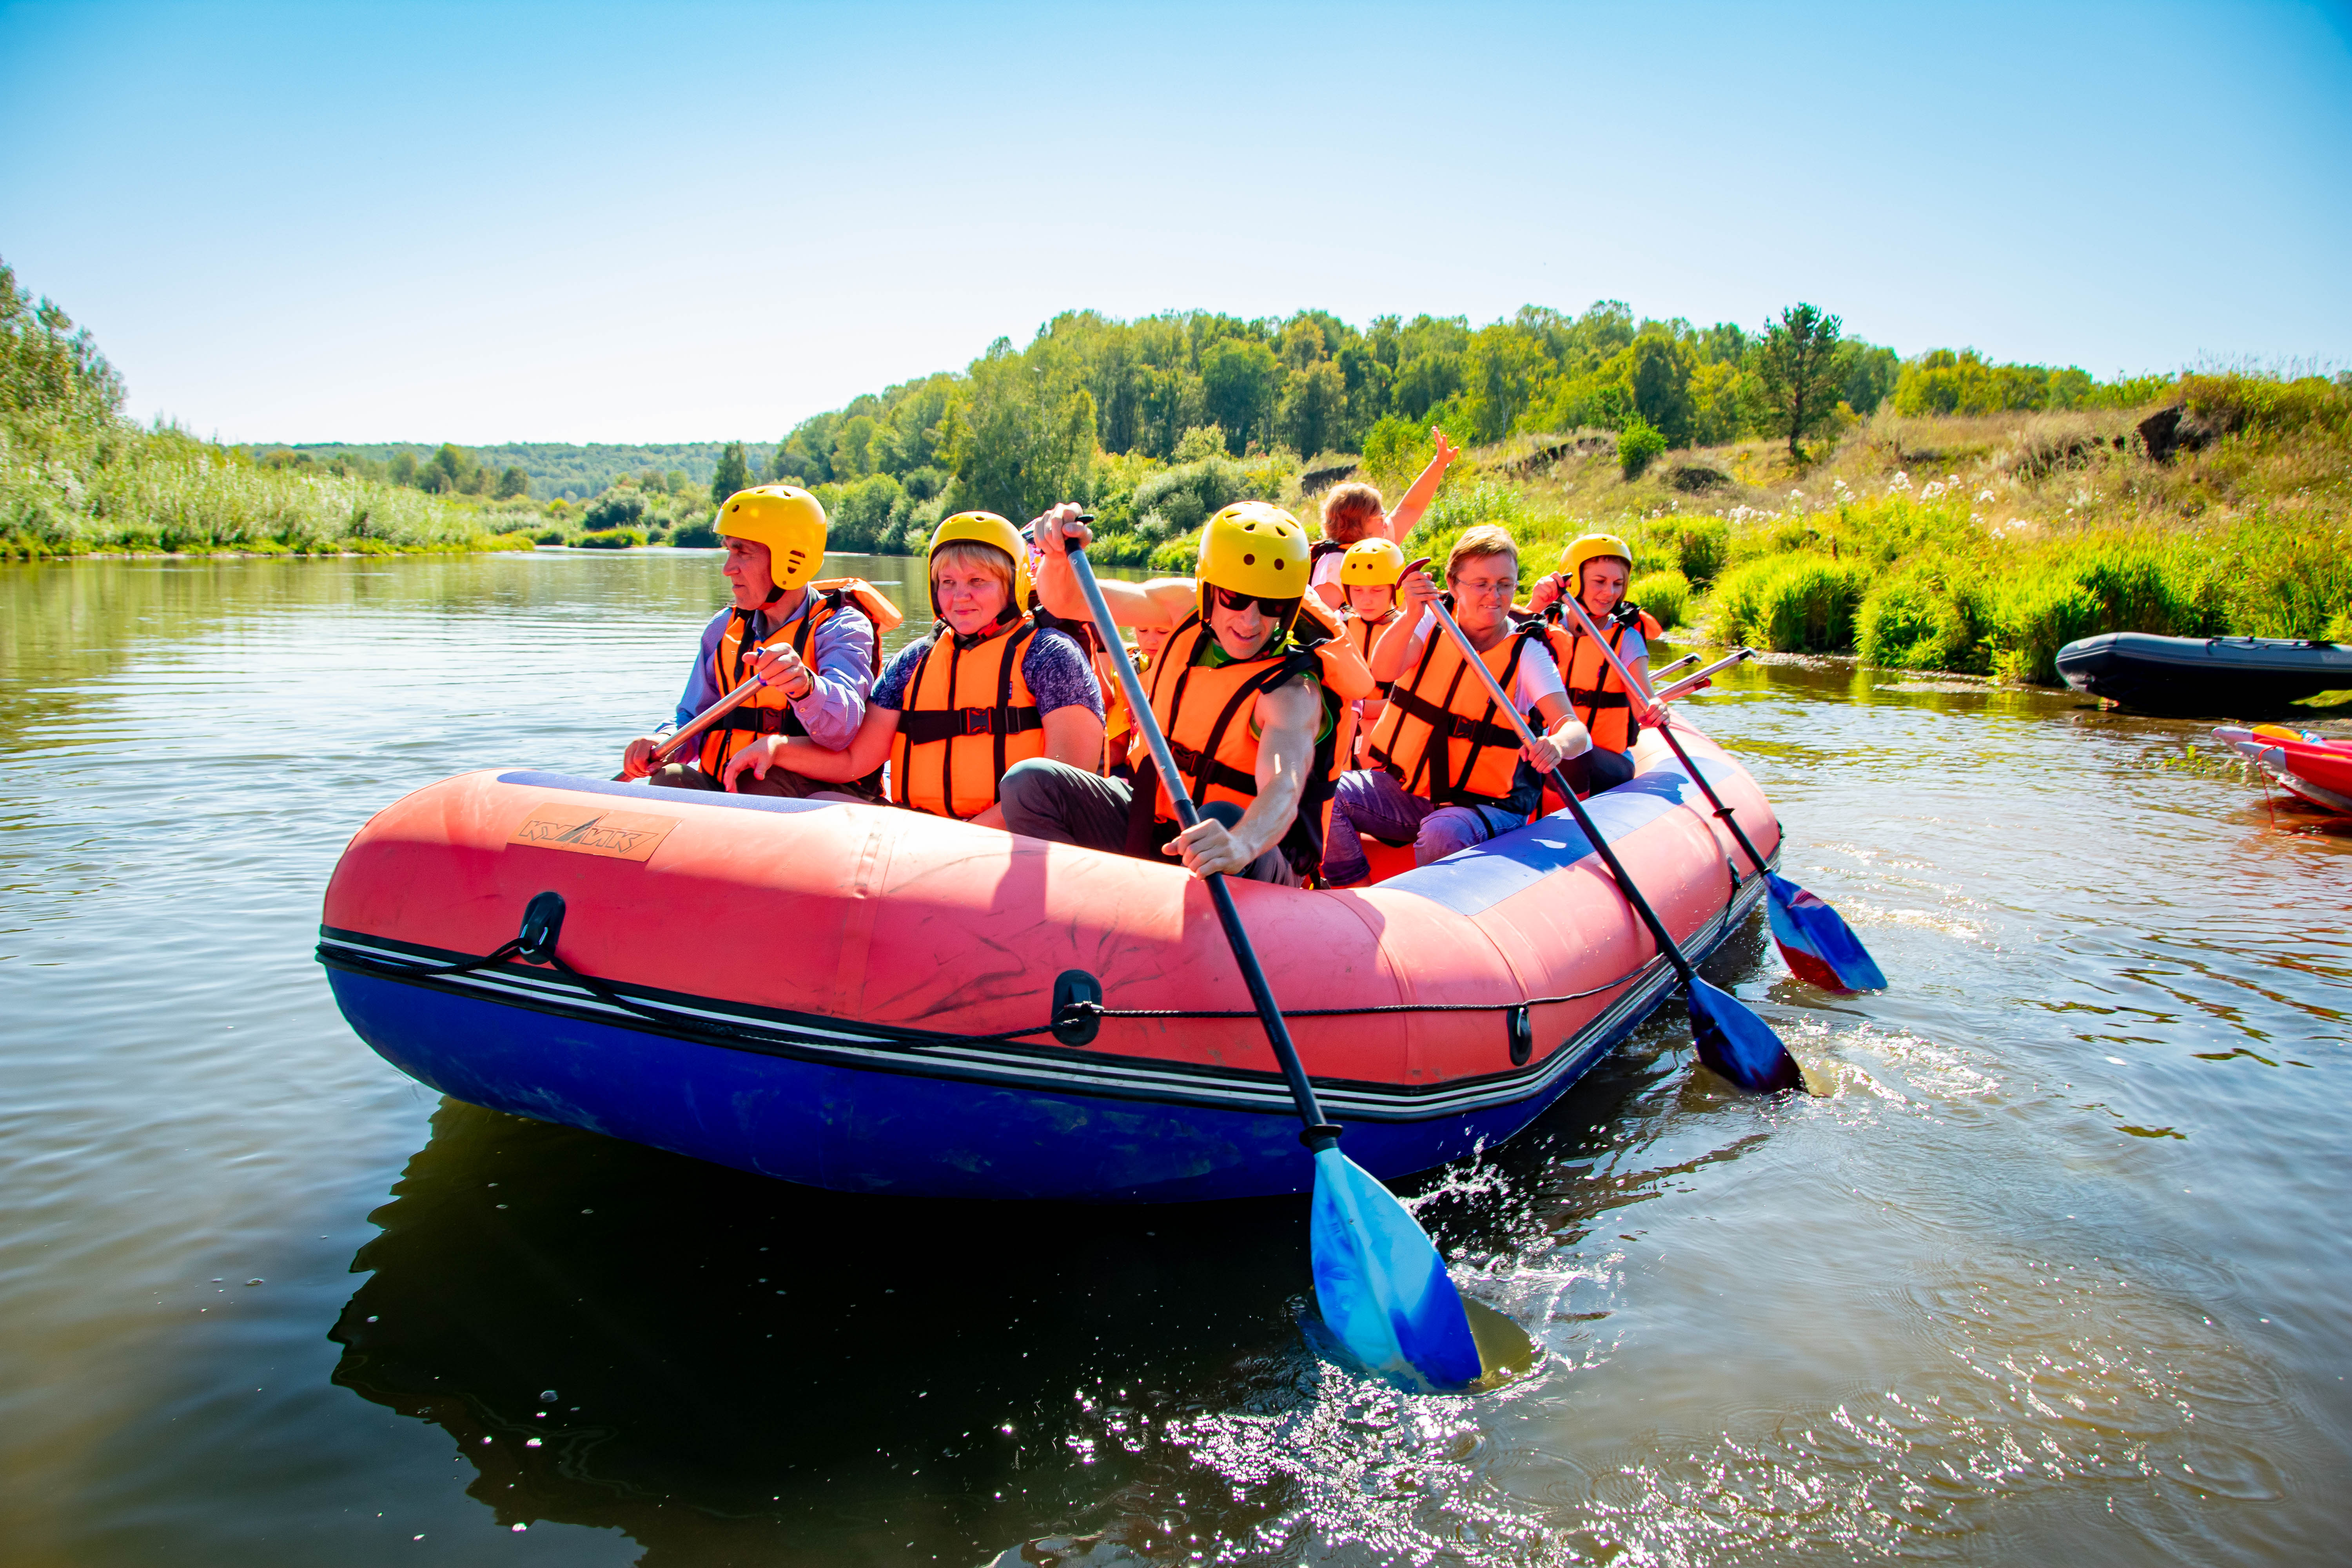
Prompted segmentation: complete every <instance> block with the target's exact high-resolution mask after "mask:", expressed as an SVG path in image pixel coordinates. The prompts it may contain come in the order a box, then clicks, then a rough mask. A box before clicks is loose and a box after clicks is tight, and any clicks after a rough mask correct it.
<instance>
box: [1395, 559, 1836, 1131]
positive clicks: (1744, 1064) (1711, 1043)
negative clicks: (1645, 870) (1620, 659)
mask: <svg viewBox="0 0 2352 1568" xmlns="http://www.w3.org/2000/svg"><path fill="white" fill-rule="evenodd" d="M1429 613H1430V614H1431V615H1433V616H1436V617H1437V624H1438V625H1439V626H1443V627H1444V628H1445V634H1446V635H1447V636H1448V637H1452V638H1453V639H1454V642H1455V643H1456V644H1458V645H1460V647H1461V649H1462V658H1463V660H1464V662H1465V663H1466V664H1467V665H1468V666H1469V667H1470V668H1472V669H1475V670H1476V671H1477V672H1478V677H1479V679H1481V680H1484V681H1485V682H1486V694H1487V696H1488V697H1489V698H1491V699H1492V700H1494V703H1495V706H1496V708H1498V709H1500V710H1502V711H1503V712H1504V713H1505V714H1507V716H1508V717H1509V719H1510V721H1511V727H1512V728H1513V729H1515V730H1517V731H1518V732H1519V742H1520V743H1521V744H1522V745H1528V746H1532V745H1534V744H1535V743H1536V735H1535V731H1533V730H1530V729H1528V721H1526V720H1525V719H1524V718H1521V717H1520V715H1519V710H1517V708H1515V707H1513V706H1512V704H1511V699H1510V696H1509V694H1508V693H1507V692H1506V691H1504V689H1503V683H1502V682H1501V681H1499V680H1497V679H1495V672H1494V671H1493V670H1491V669H1488V668H1486V660H1485V659H1484V658H1480V657H1479V655H1478V650H1477V648H1476V647H1473V646H1472V644H1471V641H1470V638H1469V636H1468V634H1466V633H1465V632H1464V631H1463V629H1462V628H1461V627H1460V626H1456V625H1455V624H1454V616H1453V614H1452V612H1450V611H1448V610H1447V609H1446V607H1445V605H1444V601H1443V600H1438V599H1433V600H1431V601H1430V604H1429ZM1627 689H1629V690H1630V689H1631V684H1630V683H1629V684H1628V688H1627ZM1559 785H1560V788H1559V792H1560V794H1561V795H1565V796H1567V797H1568V809H1569V811H1570V813H1571V814H1573V815H1574V816H1575V817H1576V826H1578V827H1580V828H1581V829H1582V830H1583V832H1584V837H1585V840H1586V842H1588V843H1590V844H1591V846H1592V847H1593V849H1594V851H1595V852H1596V853H1598V854H1599V855H1600V857H1601V864H1602V865H1604V866H1606V867H1608V868H1609V874H1610V876H1612V877H1613V878H1615V879H1616V881H1617V890H1618V891H1619V892H1621V893H1622V894H1624V895H1625V901H1626V902H1627V903H1629V904H1631V905H1633V912H1634V913H1635V914H1637V915H1639V916H1641V917H1642V923H1643V925H1646V926H1648V927H1649V928H1650V936H1651V939H1652V940H1653V941H1654V942H1656V943H1657V944H1658V952H1660V953H1661V954H1663V955H1664V958H1665V960H1666V962H1667V963H1671V964H1673V965H1674V966H1675V973H1676V974H1678V975H1680V976H1681V977H1682V983H1683V995H1684V998H1685V1001H1686V1002H1687V1003H1688V1005H1689V1007H1690V1021H1691V1039H1692V1041H1693V1042H1694V1043H1695V1044H1696V1046H1697V1047H1698V1058H1699V1060H1701V1061H1703V1062H1705V1063H1706V1065H1707V1066H1708V1067H1710V1068H1713V1069H1714V1070H1715V1071H1716V1072H1717V1073H1719V1074H1721V1075H1722V1076H1723V1077H1725V1078H1727V1079H1730V1080H1731V1081H1732V1082H1733V1083H1736V1084H1738V1086H1739V1087H1740V1088H1742V1089H1748V1090H1751V1091H1753V1092H1754V1093H1757V1094H1777V1093H1779V1092H1780V1090H1781V1089H1802V1088H1804V1086H1805V1075H1804V1074H1803V1073H1802V1072H1801V1071H1800V1070H1798V1068H1797V1058H1794V1057H1792V1056H1790V1054H1789V1047H1786V1046H1784V1045H1782V1044H1781V1043H1780V1036H1778V1035H1776V1034H1774V1033H1773V1032H1772V1027H1771V1026H1770V1025H1769V1024H1767V1023H1765V1022H1764V1020H1763V1019H1761V1018H1759V1017H1758V1016H1756V1015H1755V1014H1754V1013H1752V1012H1750V1011H1749V1010H1748V1007H1747V1005H1745V1004H1744V1003H1742V1002H1741V1001H1740V1000H1739V999H1738V997H1736V996H1734V995H1732V994H1731V993H1729V992H1728V991H1724V990H1720V989H1718V988H1717V987H1716V986H1713V985H1709V984H1707V983H1706V981H1704V980H1701V979H1700V978H1699V977H1698V972H1697V971H1696V970H1695V969H1693V968H1692V967H1691V962H1690V960H1689V959H1687V958H1685V957H1684V956H1683V950H1682V945H1681V944H1680V943H1679V942H1675V939H1674V935H1673V933H1672V932H1670V931H1667V930H1666V925H1665V922H1664V921H1662V920H1660V919H1659V918H1658V911H1657V910H1654V909H1652V908H1651V907H1650V900H1647V899H1645V898H1643V896H1642V889H1639V888H1637V887H1635V886H1634V885H1633V878H1632V877H1630V876H1628V875H1626V872H1625V867H1624V864H1623V862H1622V861H1620V860H1619V859H1618V858H1617V851H1616V850H1614V849H1612V848H1611V847H1610V846H1609V840H1608V839H1606V838H1604V837H1601V829H1600V828H1598V827H1596V826H1593V824H1592V818H1591V816H1587V815H1585V810H1584V803H1583V802H1582V801H1580V800H1578V799H1577V798H1576V792H1575V791H1574V790H1573V789H1570V787H1569V785H1568V781H1567V780H1566V779H1562V780H1560V781H1559Z"/></svg>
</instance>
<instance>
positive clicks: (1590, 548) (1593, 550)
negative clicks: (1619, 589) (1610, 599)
mask: <svg viewBox="0 0 2352 1568" xmlns="http://www.w3.org/2000/svg"><path fill="white" fill-rule="evenodd" d="M1612 555H1613V556H1615V557H1616V558H1617V559H1618V560H1620V561H1622V562H1623V563H1625V570H1626V572H1627V573H1629V574H1630V573H1631V572H1632V571H1633V548H1632V547H1631V546H1630V545H1628V544H1627V543H1626V542H1624V541H1623V540H1622V539H1620V538H1618V537H1617V536H1616V535H1615V534H1613V533H1588V534H1586V535H1585V536H1584V537H1583V538H1581V539H1580V540H1577V541H1575V542H1573V543H1571V544H1570V545H1569V547H1568V548H1567V549H1566V550H1564V551H1562V552H1560V556H1559V569H1560V573H1561V574H1562V575H1564V576H1566V577H1568V578H1570V579H1571V580H1572V581H1573V582H1574V583H1575V584H1576V586H1577V590H1578V592H1580V593H1581V592H1582V591H1583V588H1584V563H1586V562H1588V561H1605V560H1607V559H1608V558H1609V557H1610V556H1612Z"/></svg>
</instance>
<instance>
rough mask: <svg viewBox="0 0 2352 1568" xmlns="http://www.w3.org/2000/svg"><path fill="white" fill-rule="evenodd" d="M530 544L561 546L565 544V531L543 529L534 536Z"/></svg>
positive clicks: (531, 537)
mask: <svg viewBox="0 0 2352 1568" xmlns="http://www.w3.org/2000/svg"><path fill="white" fill-rule="evenodd" d="M530 542H532V543H533V544H561V543H562V542H563V531H562V529H560V528H550V529H543V530H541V531H539V532H537V533H534V534H532V535H531V536H530Z"/></svg>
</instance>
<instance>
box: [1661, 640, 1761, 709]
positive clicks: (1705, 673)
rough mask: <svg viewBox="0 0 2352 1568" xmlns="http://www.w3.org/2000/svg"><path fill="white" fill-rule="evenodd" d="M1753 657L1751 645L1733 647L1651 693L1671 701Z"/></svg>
mask: <svg viewBox="0 0 2352 1568" xmlns="http://www.w3.org/2000/svg"><path fill="white" fill-rule="evenodd" d="M1690 657H1691V658H1697V657H1698V655H1696V654H1693V655H1691V656H1690ZM1755 657H1756V650H1755V649H1754V648H1752V647H1742V648H1734V649H1732V651H1731V652H1730V653H1728V654H1727V655H1725V656H1724V657H1723V658H1718V659H1717V660H1716V661H1715V662H1714V663H1713V664H1710V665H1708V666H1707V667H1706V668H1705V669H1694V670H1692V671H1691V672H1690V673H1689V674H1688V675H1685V676H1684V677H1683V678H1682V679H1680V680H1677V681H1675V683H1674V684H1673V685H1671V686H1662V687H1660V688H1658V689H1657V690H1656V691H1655V692H1654V693H1653V695H1654V696H1655V697H1656V698H1657V700H1659V701H1661V702H1672V701H1673V700H1675V699H1676V698H1678V697H1687V696H1689V695H1690V694H1691V693H1692V692H1694V691H1696V690H1698V689H1700V688H1701V687H1704V686H1709V685H1712V684H1713V683H1714V680H1715V678H1716V677H1717V676H1718V675H1721V674H1722V673H1723V672H1724V671H1725V670H1727V669H1729V668H1731V667H1732V666H1733V665H1735V664H1739V663H1742V662H1744V661H1746V660H1748V659H1751V658H1755ZM1667 668H1674V667H1673V666H1671V665H1669V666H1668V667H1667Z"/></svg>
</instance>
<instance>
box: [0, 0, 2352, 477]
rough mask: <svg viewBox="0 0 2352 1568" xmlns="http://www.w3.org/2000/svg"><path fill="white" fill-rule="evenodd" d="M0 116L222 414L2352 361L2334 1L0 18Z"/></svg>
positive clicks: (122, 288)
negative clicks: (1584, 342)
mask: <svg viewBox="0 0 2352 1568" xmlns="http://www.w3.org/2000/svg"><path fill="white" fill-rule="evenodd" d="M0 147H5V149H6V153H5V159H4V160H0V257H5V258H6V260H7V261H8V262H9V263H10V264H11V265H13V266H14V267H15V268H16V271H17V274H18V277H19V279H20V280H21V281H22V282H23V283H24V284H25V285H26V286H27V287H29V288H31V289H34V290H36V291H37V292H41V293H46V294H48V295H51V296H53V297H55V298H56V299H57V300H58V302H59V303H60V304H62V305H64V306H65V307H66V309H67V310H69V311H71V312H72V313H73V315H74V316H75V317H76V318H77V319H78V320H79V321H83V322H85V323H86V324H88V325H89V326H90V327H92V328H93V329H94V330H95V331H96V332H97V334H98V337H99V340H100V344H101V345H102V346H103V347H104V349H105V350H106V352H107V353H108V354H109V355H110V357H111V358H112V359H113V360H114V362H115V363H116V364H117V365H118V366H120V367H121V370H122V372H123V374H124V375H125V376H126V378H127V379H128V381H129V383H130V386H131V405H132V407H133V408H134V410H136V411H137V412H139V413H141V414H142V415H152V414H156V413H163V414H167V415H170V416H174V417H176V418H179V419H181V420H184V421H185V422H186V423H187V424H188V425H190V426H192V427H194V429H196V430H197V431H199V432H200V433H205V434H211V433H215V432H216V433H218V434H219V435H220V436H221V437H223V438H225V439H230V440H258V439H275V440H394V439H402V440H441V439H454V440H457V441H461V442H471V443H487V442H492V441H501V440H583V441H584V440H608V441H628V440H678V439H696V438H718V437H745V438H760V439H772V438H774V437H776V436H778V435H780V434H781V433H782V431H783V430H784V429H786V428H787V427H788V426H791V425H792V424H793V422H794V421H795V420H797V419H800V418H802V417H803V416H807V415H809V414H812V413H814V412H816V411H818V410H820V409H824V408H827V407H834V406H838V405H840V404H841V403H842V402H843V401H845V399H847V398H849V397H851V396H853V395H856V394H857V393H858V392H861V391H865V390H868V389H876V388H879V387H881V386H882V385H884V384H887V383H889V382H892V381H898V380H903V379H905V378H907V377H908V376H911V375H917V374H923V373H926V372H929V371H931V370H935V369H940V368H943V367H961V365H963V364H964V363H967V362H968V361H969V360H971V358H972V357H973V356H974V355H975V354H977V353H980V352H981V351H982V349H984V348H985V347H986V346H987V344H988V342H989V341H990V340H991V339H992V338H995V337H997V336H999V335H1000V334H1003V335H1008V336H1010V337H1011V338H1013V341H1014V342H1016V343H1019V342H1026V341H1028V339H1029V337H1030V335H1031V334H1032V333H1034V331H1036V329H1037V327H1038V326H1039V324H1040V323H1042V322H1043V321H1045V320H1046V319H1047V318H1048V317H1049V316H1051V315H1053V314H1054V313H1055V312H1056V311H1058V310H1065V309H1070V308H1074V307H1092V308H1094V309H1097V310H1103V311H1106V312H1108V313H1111V314H1114V315H1121V316H1128V315H1138V314H1144V313H1149V312H1151V311H1155V310H1167V309H1172V308H1192V307H1199V308H1208V309H1214V310H1229V311H1234V312H1236V313H1239V314H1243V315H1274V314H1286V313H1288V312H1289V311H1292V310H1297V309H1299V308H1301V307H1307V306H1318V307H1321V308H1324V309H1327V310H1333V311H1336V312H1337V313H1339V315H1340V316H1342V317H1344V318H1346V319H1348V320H1349V321H1356V322H1358V323H1361V322H1363V321H1366V320H1368V319H1369V318H1370V317H1371V316H1373V315H1376V314H1381V313H1386V312H1398V313H1402V314H1405V315H1411V314H1413V313H1415V312H1418V311H1423V310H1426V311H1430V312H1433V313H1435V314H1440V315H1456V314H1459V315H1466V316H1468V317H1469V318H1470V319H1471V321H1472V322H1473V323H1474V324H1475V323H1483V322H1485V321H1492V320H1494V319H1496V318H1497V317H1499V316H1502V315H1506V314H1507V313H1508V312H1510V311H1512V310H1516V309H1517V308H1518V307H1519V306H1520V305H1522V304H1526V303H1537V304H1544V305H1551V306H1555V307H1558V308H1559V309H1561V310H1580V309H1582V308H1583V307H1584V306H1586V305H1587V304H1589V303H1591V301H1592V300H1596V299H1601V298H1610V297H1613V298H1618V299H1622V300H1628V301H1630V302H1631V303H1632V304H1633V308H1634V309H1635V310H1637V311H1639V312H1641V313H1643V314H1645V315H1655V316H1675V315H1680V316H1686V317H1688V318H1690V319H1691V320H1693V321H1697V322H1700V323H1702V324H1704V323H1706V322H1707V321H1717V320H1728V321H1739V322H1742V323H1744V324H1748V325H1753V324H1754V323H1756V322H1758V321H1761V320H1762V319H1763V318H1764V317H1765V316H1766V315H1767V314H1768V313H1769V312H1771V311H1773V310H1777V309H1778V308H1779V307H1780V306H1782V305H1785V304H1789V303H1791V302H1793V301H1795V300H1800V299H1803V300H1812V301H1814V302H1816V303H1818V304H1820V305H1822V306H1823V307H1824V308H1826V309H1829V310H1835V311H1838V312H1840V313H1841V314H1842V315H1843V317H1844V319H1845V321H1846V326H1847V330H1848V331H1852V332H1856V333H1859V334H1861V335H1863V336H1865V337H1868V338H1870V339H1872V340H1873V341H1875V342H1885V343H1890V344H1892V345H1894V346H1895V347H1896V348H1898V349H1900V350H1902V351H1903V352H1905V353H1916V352H1917V351H1919V350H1921V349H1925V348H1929V347H1936V346H1944V345H1948V346H1954V347H1958V346H1963V345H1970V344H1973V345H1975V346H1976V347H1978V348H1980V349H1982V350H1984V351H1985V352H1986V353H1990V354H1992V355H1994V356H1996V357H1999V358H2003V359H2023V360H2032V361H2037V362H2040V361H2047V362H2054V363H2079V364H2082V365H2083V366H2084V367H2085V368H2087V369H2089V370H2091V371H2093V372H2095V374H2100V375H2103V376H2104V375H2107V374H2114V373H2115V372H2116V371H2119V370H2122V371H2135V372H2136V371H2141V370H2152V369H2171V368H2177V367H2179V365H2181V364H2183V363H2189V362H2192V361H2195V360H2198V359H2200V357H2221V358H2240V357H2248V356H2251V357H2255V358H2260V359H2264V360H2276V359H2281V358H2287V357H2295V358H2302V359H2305V360H2314V361H2320V362H2325V363H2328V364H2329V365H2330V366H2341V365H2344V364H2347V363H2352V284H2347V279H2352V13H2347V6H2346V5H2341V4H2338V5H2313V4H2275V5H2272V4H2257V3H2253V0H2242V3H2239V4H2234V5H2164V4H2140V5H2066V4H2063V3H2057V0H2052V3H2045V4H2038V5H2017V6H2004V5H1985V4H1975V5H1948V6H1925V5H1884V4H1882V5H1856V6H1844V5H1833V4H1808V5H1788V6H1766V5H1751V6H1728V5H1674V4H1654V5H1622V4H1621V5H1607V6H1584V5H1464V4H1454V5H1434V6H1426V7H1420V8H1400V7H1385V6H1380V5H1341V6H1331V7H1308V6H1286V5H1278V4H1259V5H1240V6H1230V7H1227V6H1220V5H1181V6H1173V7H1167V8H1156V7H1147V6H1141V5H1121V6H1099V7H1063V6H1045V5H1032V6H1022V7H1014V6H998V5H970V4H965V5H890V4H865V5H855V6H848V5H844V6H798V5H660V6H645V7H619V6H607V5H591V4H571V5H496V4H483V5H422V4H418V5H387V6H373V5H358V4H351V5H309V6H300V5H286V6H266V5H193V4H191V5H108V4H102V3H79V4H68V5H8V4H0Z"/></svg>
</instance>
